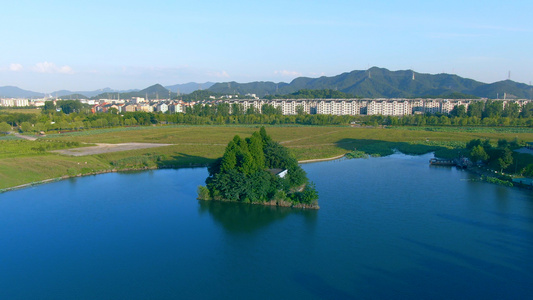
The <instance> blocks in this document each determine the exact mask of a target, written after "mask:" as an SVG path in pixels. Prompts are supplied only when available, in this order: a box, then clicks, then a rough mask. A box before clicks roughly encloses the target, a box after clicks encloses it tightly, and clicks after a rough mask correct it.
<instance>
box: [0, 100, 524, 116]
mask: <svg viewBox="0 0 533 300" xmlns="http://www.w3.org/2000/svg"><path fill="white" fill-rule="evenodd" d="M247 96H248V95H247ZM250 96H251V97H248V99H239V98H236V97H230V96H225V97H223V98H220V99H215V98H214V97H209V98H208V99H206V100H204V101H201V102H184V101H182V100H171V99H158V100H153V99H152V100H148V99H146V98H141V97H132V98H131V99H99V100H87V99H84V100H79V101H80V102H82V103H85V104H88V105H90V106H91V107H92V109H91V110H92V112H94V113H96V112H108V111H109V110H110V109H111V108H113V109H116V111H117V112H119V113H124V112H136V111H144V112H160V113H185V112H186V108H187V107H188V106H194V105H196V104H200V105H210V106H212V105H218V104H220V103H227V104H230V108H231V107H232V106H233V105H234V104H238V105H241V106H242V108H243V110H244V111H247V110H248V109H249V108H254V110H255V111H257V112H261V109H262V107H263V105H265V104H268V105H271V106H273V107H275V108H278V109H279V110H280V111H281V113H282V114H283V115H296V114H298V113H307V114H326V115H339V116H340V115H383V116H405V115H413V114H425V113H430V114H435V113H443V114H448V113H450V112H451V111H452V110H453V109H454V107H456V106H459V105H463V106H464V107H465V108H466V109H468V106H469V105H470V104H471V103H473V102H477V101H486V99H404V98H397V99H370V98H368V99H273V100H266V99H259V98H257V97H255V95H250ZM45 100H46V99H36V100H30V99H0V106H10V107H27V106H35V107H40V106H44V102H45ZM54 101H55V100H54ZM495 101H502V102H503V105H504V107H505V106H506V105H508V104H509V103H517V104H518V105H519V106H520V107H523V106H524V105H525V104H527V103H529V102H531V100H526V99H510V100H495Z"/></svg>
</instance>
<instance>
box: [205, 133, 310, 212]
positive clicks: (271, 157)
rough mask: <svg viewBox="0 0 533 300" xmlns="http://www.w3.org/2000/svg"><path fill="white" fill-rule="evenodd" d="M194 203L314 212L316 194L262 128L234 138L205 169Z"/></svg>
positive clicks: (296, 162)
mask: <svg viewBox="0 0 533 300" xmlns="http://www.w3.org/2000/svg"><path fill="white" fill-rule="evenodd" d="M208 170H209V176H208V177H207V179H206V181H205V182H206V186H199V187H198V199H201V200H217V201H232V202H241V203H252V204H262V205H273V206H288V207H296V208H310V209H318V208H319V207H318V202H317V200H318V193H317V191H316V190H315V187H314V185H313V184H312V183H311V182H309V180H308V179H307V174H306V173H305V171H304V170H303V169H302V168H301V167H300V166H299V165H298V161H297V160H296V158H294V156H292V155H291V154H290V152H289V151H288V149H287V148H285V147H283V146H282V145H280V144H279V143H277V142H275V141H273V140H272V138H271V137H270V136H269V135H268V134H267V133H266V130H265V128H264V127H261V129H260V131H256V132H254V133H253V134H252V136H251V137H249V138H246V139H241V137H239V136H238V135H236V136H235V137H234V138H233V140H231V141H230V142H229V143H228V146H227V147H226V150H225V152H224V155H223V156H222V157H221V158H219V159H218V160H217V161H216V162H215V163H213V164H212V165H211V166H210V167H209V168H208Z"/></svg>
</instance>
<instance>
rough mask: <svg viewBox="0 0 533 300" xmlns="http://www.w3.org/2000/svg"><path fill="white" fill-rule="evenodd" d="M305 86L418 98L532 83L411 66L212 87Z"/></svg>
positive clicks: (520, 88)
mask: <svg viewBox="0 0 533 300" xmlns="http://www.w3.org/2000/svg"><path fill="white" fill-rule="evenodd" d="M302 89H307V90H322V89H331V90H336V91H340V92H343V93H346V94H351V95H354V96H356V97H365V98H414V97H428V96H432V97H445V96H448V95H452V94H453V95H457V94H463V95H465V96H466V97H468V96H470V95H472V96H476V97H485V98H497V97H499V98H503V95H504V93H505V94H506V97H507V98H531V97H532V96H533V95H532V94H533V91H532V89H531V87H530V86H528V85H526V84H523V83H517V82H514V81H511V80H505V81H500V82H496V83H492V84H486V83H482V82H479V81H475V80H473V79H468V78H463V77H460V76H457V75H452V74H435V75H433V74H423V73H417V72H414V71H411V70H402V71H389V70H387V69H383V68H377V67H373V68H370V69H368V70H362V71H352V72H349V73H342V74H340V75H337V76H332V77H326V76H323V77H319V78H309V77H298V78H296V79H294V80H293V81H291V83H284V82H280V83H274V82H251V83H236V82H224V83H216V84H214V85H213V86H211V87H210V88H209V90H210V91H212V92H217V93H223V94H236V93H238V94H247V93H252V94H256V95H257V96H259V97H264V96H266V95H283V94H291V93H294V92H297V91H299V90H302Z"/></svg>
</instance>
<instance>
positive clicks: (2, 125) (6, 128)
mask: <svg viewBox="0 0 533 300" xmlns="http://www.w3.org/2000/svg"><path fill="white" fill-rule="evenodd" d="M10 131H11V125H9V124H7V122H0V133H2V132H3V133H8V132H10Z"/></svg>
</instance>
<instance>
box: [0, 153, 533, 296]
mask: <svg viewBox="0 0 533 300" xmlns="http://www.w3.org/2000/svg"><path fill="white" fill-rule="evenodd" d="M429 158H430V156H429V155H425V156H418V157H412V156H405V155H400V154H395V155H392V156H390V157H385V158H371V159H359V160H344V161H333V162H323V163H315V164H308V165H304V169H305V170H306V171H307V173H308V176H309V178H310V179H311V180H312V181H314V182H315V184H316V187H317V189H318V191H319V193H320V206H321V209H320V210H318V211H305V210H296V209H288V208H285V209H283V208H272V207H262V206H252V205H243V204H232V203H217V202H202V201H198V200H196V199H195V198H196V188H197V186H198V185H201V184H203V182H204V180H205V177H206V176H207V170H206V169H205V168H200V169H180V170H157V171H147V172H139V173H127V174H124V173H121V174H105V175H98V176H90V177H84V178H77V179H71V180H65V181H61V182H56V183H52V184H46V185H41V186H37V187H33V188H28V189H24V190H18V191H13V192H8V193H4V194H0V299H175V298H185V299H186V298H217V299H272V298H284V299H290V298H306V299H378V298H386V299H391V298H392V299H405V298H424V299H458V298H461V299H472V298H476V299H502V298H511V299H526V298H529V297H530V296H531V294H532V293H533V285H532V283H533V193H532V192H530V191H525V190H519V189H512V188H506V187H501V186H497V185H492V184H487V183H482V182H475V181H472V180H471V178H470V176H469V174H468V173H465V172H462V171H458V170H456V169H451V168H438V167H437V168H435V167H430V166H428V160H429Z"/></svg>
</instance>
